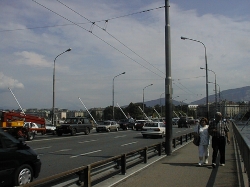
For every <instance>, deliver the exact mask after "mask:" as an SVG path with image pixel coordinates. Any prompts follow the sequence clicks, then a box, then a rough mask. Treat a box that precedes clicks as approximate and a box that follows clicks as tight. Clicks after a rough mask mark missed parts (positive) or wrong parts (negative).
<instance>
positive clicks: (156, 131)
mask: <svg viewBox="0 0 250 187" xmlns="http://www.w3.org/2000/svg"><path fill="white" fill-rule="evenodd" d="M141 134H142V136H143V138H147V137H152V136H157V137H161V138H163V137H164V136H165V124H164V123H163V122H147V123H146V124H145V125H144V127H143V128H142V131H141Z"/></svg>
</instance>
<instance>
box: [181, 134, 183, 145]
mask: <svg viewBox="0 0 250 187" xmlns="http://www.w3.org/2000/svg"><path fill="white" fill-rule="evenodd" d="M182 139H183V138H182V136H181V137H180V144H181V145H182V143H183V140H182Z"/></svg>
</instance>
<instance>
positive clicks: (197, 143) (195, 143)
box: [193, 125, 201, 146]
mask: <svg viewBox="0 0 250 187" xmlns="http://www.w3.org/2000/svg"><path fill="white" fill-rule="evenodd" d="M199 131H200V125H199V126H198V136H194V139H193V144H194V145H196V146H199V145H200V139H201V138H200V135H199V133H200V132H199Z"/></svg>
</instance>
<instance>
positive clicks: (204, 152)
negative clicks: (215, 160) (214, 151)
mask: <svg viewBox="0 0 250 187" xmlns="http://www.w3.org/2000/svg"><path fill="white" fill-rule="evenodd" d="M194 136H200V143H199V146H198V152H199V163H198V165H199V166H202V165H203V164H208V157H209V148H208V146H209V144H210V136H209V134H208V120H207V118H201V120H200V124H198V125H197V126H196V128H195V129H194ZM203 157H204V162H203Z"/></svg>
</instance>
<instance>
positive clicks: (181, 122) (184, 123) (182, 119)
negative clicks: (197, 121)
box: [178, 116, 190, 128]
mask: <svg viewBox="0 0 250 187" xmlns="http://www.w3.org/2000/svg"><path fill="white" fill-rule="evenodd" d="M182 127H186V128H189V127H190V125H189V123H188V118H187V117H186V116H181V117H180V119H179V120H178V128H182Z"/></svg>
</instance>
